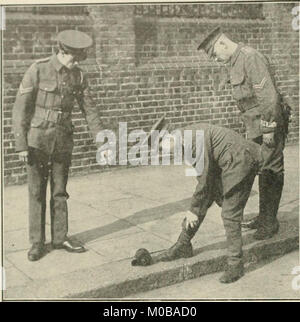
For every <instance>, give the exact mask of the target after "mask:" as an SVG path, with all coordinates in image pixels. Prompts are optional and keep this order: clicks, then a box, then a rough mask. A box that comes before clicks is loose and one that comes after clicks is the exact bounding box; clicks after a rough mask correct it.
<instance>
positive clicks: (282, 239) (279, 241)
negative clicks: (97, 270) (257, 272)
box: [67, 223, 299, 299]
mask: <svg viewBox="0 0 300 322" xmlns="http://www.w3.org/2000/svg"><path fill="white" fill-rule="evenodd" d="M290 224H291V223H289V224H288V226H290ZM287 228H288V227H287ZM296 228H297V226H296ZM287 232H289V233H290V229H287V231H286V232H285V233H284V234H280V235H277V236H276V237H273V238H272V239H270V240H266V241H262V242H254V243H251V244H250V245H247V246H244V247H243V250H244V263H245V266H247V264H250V263H257V262H259V261H261V260H263V259H265V258H269V257H272V256H281V255H284V254H286V253H289V252H291V251H293V250H296V249H298V248H299V236H298V232H296V231H294V232H293V233H292V234H291V235H292V236H285V235H286V233H287ZM251 235H252V234H251ZM251 235H250V234H248V236H247V237H246V238H249V237H251ZM194 251H195V253H197V252H199V251H200V254H199V255H196V256H194V257H192V258H188V259H180V260H176V261H173V262H169V263H158V264H156V265H157V266H159V267H160V270H159V271H157V272H152V273H150V274H147V272H145V274H144V275H143V276H139V277H138V278H129V279H127V280H124V281H122V282H120V283H112V284H111V285H107V286H102V287H99V288H95V289H93V290H89V291H86V292H80V293H74V294H71V295H69V296H67V297H68V298H98V299H99V298H122V297H130V295H133V294H136V293H140V292H145V291H150V290H152V289H156V288H160V287H165V286H169V285H172V284H176V283H180V282H183V281H185V280H189V279H193V278H197V277H200V276H203V275H207V274H212V273H216V272H219V271H222V270H224V268H225V265H226V254H225V252H226V249H223V250H218V251H209V252H208V253H207V254H204V253H201V249H195V250H194ZM205 255H206V256H205ZM126 264H127V265H128V264H130V263H126ZM149 267H151V266H149ZM139 268H140V269H141V270H143V269H144V268H143V267H139ZM113 270H114V269H113V268H112V271H113ZM132 298H134V296H132Z"/></svg>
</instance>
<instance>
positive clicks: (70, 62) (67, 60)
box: [64, 54, 78, 69]
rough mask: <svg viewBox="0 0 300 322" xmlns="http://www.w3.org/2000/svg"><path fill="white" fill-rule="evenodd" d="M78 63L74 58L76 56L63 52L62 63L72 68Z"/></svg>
mask: <svg viewBox="0 0 300 322" xmlns="http://www.w3.org/2000/svg"><path fill="white" fill-rule="evenodd" d="M77 64H78V62H77V60H76V56H74V55H72V54H65V55H64V65H65V66H66V67H67V68H69V69H72V68H74V67H75V66H76V65H77Z"/></svg>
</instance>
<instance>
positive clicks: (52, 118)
mask: <svg viewBox="0 0 300 322" xmlns="http://www.w3.org/2000/svg"><path fill="white" fill-rule="evenodd" d="M34 116H36V117H38V118H41V119H44V120H46V121H49V122H53V123H61V122H63V121H65V120H66V119H68V118H69V117H70V116H71V113H70V112H62V111H55V110H49V109H46V108H43V107H39V106H36V107H35V113H34Z"/></svg>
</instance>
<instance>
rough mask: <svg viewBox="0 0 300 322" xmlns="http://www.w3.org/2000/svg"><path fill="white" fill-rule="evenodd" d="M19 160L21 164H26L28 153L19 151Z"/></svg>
mask: <svg viewBox="0 0 300 322" xmlns="http://www.w3.org/2000/svg"><path fill="white" fill-rule="evenodd" d="M19 159H20V160H21V161H23V162H26V163H27V161H28V151H21V152H19Z"/></svg>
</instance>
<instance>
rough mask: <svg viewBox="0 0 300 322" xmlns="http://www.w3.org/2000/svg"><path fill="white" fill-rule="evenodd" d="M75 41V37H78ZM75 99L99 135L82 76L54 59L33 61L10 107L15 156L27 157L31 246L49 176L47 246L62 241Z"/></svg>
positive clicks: (40, 238)
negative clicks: (21, 154) (49, 220)
mask: <svg viewBox="0 0 300 322" xmlns="http://www.w3.org/2000/svg"><path fill="white" fill-rule="evenodd" d="M72 32H73V31H72ZM78 33H79V32H78ZM75 36H77V39H78V37H79V38H80V34H79V36H78V34H77V33H75ZM70 41H72V39H71V40H70ZM75 100H76V101H77V102H78V105H79V107H80V109H81V111H82V112H83V114H84V116H85V118H86V120H87V122H88V125H89V127H90V129H91V131H92V132H93V135H94V136H96V134H97V133H98V131H100V130H101V124H100V119H99V115H98V111H97V107H96V106H95V103H94V102H93V100H92V98H91V96H90V93H89V89H88V84H87V80H86V78H85V76H84V75H83V72H82V71H81V69H80V68H79V67H77V66H75V67H74V68H72V69H68V68H67V67H65V66H64V65H63V64H62V63H61V62H60V61H59V60H58V58H57V55H56V54H54V55H52V56H51V57H48V58H45V59H41V60H38V61H36V62H35V63H33V64H32V65H31V66H30V68H29V69H28V70H27V71H26V73H25V75H24V77H23V80H22V82H21V85H20V88H19V91H18V94H17V97H16V101H15V104H14V107H13V128H14V134H15V139H16V151H17V152H20V151H28V152H29V154H28V165H27V172H28V186H29V239H30V242H31V243H32V244H34V243H44V241H45V210H46V187H47V181H48V177H49V176H50V185H51V200H50V208H51V235H52V236H51V237H52V243H53V244H55V245H59V244H61V243H63V242H64V241H65V239H66V236H67V231H68V210H67V199H68V193H67V191H66V185H67V181H68V172H69V166H70V163H71V154H72V149H73V128H74V127H73V125H72V121H71V114H72V110H73V107H74V101H75Z"/></svg>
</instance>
